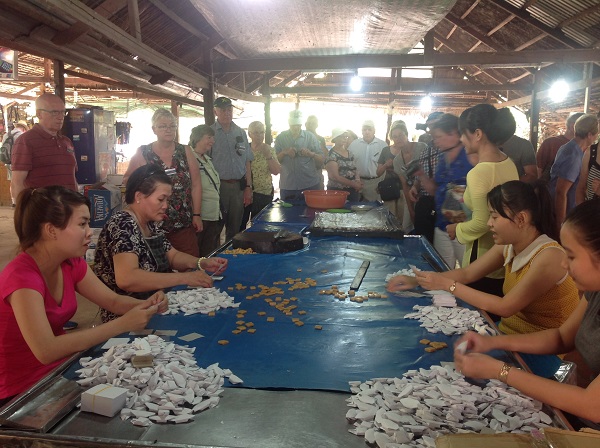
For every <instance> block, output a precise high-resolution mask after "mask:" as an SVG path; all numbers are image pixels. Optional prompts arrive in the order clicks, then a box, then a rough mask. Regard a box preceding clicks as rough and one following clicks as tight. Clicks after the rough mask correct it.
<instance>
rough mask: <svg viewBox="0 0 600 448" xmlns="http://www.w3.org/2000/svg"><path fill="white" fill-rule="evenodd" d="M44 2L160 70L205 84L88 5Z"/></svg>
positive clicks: (72, 0) (55, 0)
mask: <svg viewBox="0 0 600 448" xmlns="http://www.w3.org/2000/svg"><path fill="white" fill-rule="evenodd" d="M45 4H46V5H47V7H49V9H51V10H53V11H54V12H56V13H60V14H64V15H67V16H70V17H73V18H74V19H75V20H79V21H81V22H83V23H84V24H86V25H88V26H90V27H93V28H94V29H95V30H96V31H98V32H100V33H101V34H102V35H103V36H105V37H106V38H107V39H109V40H111V41H112V42H114V43H115V44H116V45H118V46H119V47H121V48H123V49H125V50H127V51H128V52H130V53H131V54H134V55H137V56H139V57H141V58H142V59H144V60H145V61H147V62H148V63H150V64H153V65H155V66H156V67H158V68H160V69H161V70H163V71H165V72H168V73H171V74H173V75H174V76H176V77H178V78H180V79H182V80H183V81H185V82H187V83H189V84H190V85H191V86H195V87H198V88H203V87H208V85H209V83H208V79H206V78H205V77H203V76H201V75H200V74H198V73H196V72H195V71H193V70H190V69H189V68H187V67H185V66H183V65H181V64H179V63H178V62H175V61H174V60H173V59H170V58H168V57H167V56H164V55H163V54H162V53H160V52H158V51H156V50H154V49H153V48H151V47H149V46H148V45H146V44H144V43H141V42H137V41H136V40H135V39H134V38H133V37H132V36H130V35H129V34H128V33H127V32H125V31H124V30H122V29H121V28H119V27H118V26H117V25H115V24H114V23H112V22H111V21H109V20H107V19H105V18H104V17H102V16H101V15H100V14H98V13H96V12H95V11H94V10H92V9H90V8H88V7H87V6H86V5H85V4H83V3H82V2H80V1H77V0H45Z"/></svg>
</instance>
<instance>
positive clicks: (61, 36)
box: [52, 0, 125, 45]
mask: <svg viewBox="0 0 600 448" xmlns="http://www.w3.org/2000/svg"><path fill="white" fill-rule="evenodd" d="M124 6H125V0H105V1H104V2H102V3H101V4H100V5H98V6H96V7H95V8H94V11H96V12H97V13H98V14H100V15H101V16H102V17H106V18H107V19H108V18H110V17H112V16H113V15H114V14H116V13H117V12H118V11H120V10H121V9H123V7H124ZM90 30H91V28H90V27H89V26H87V25H85V24H83V23H81V22H75V23H74V24H73V25H71V26H70V27H69V28H68V29H66V30H64V31H61V32H60V33H57V34H56V36H54V37H53V38H52V42H54V43H55V44H56V45H67V44H69V43H71V42H73V41H75V40H77V39H79V38H80V37H81V36H83V35H84V34H87V33H89V32H90Z"/></svg>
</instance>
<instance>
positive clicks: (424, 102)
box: [420, 95, 433, 113]
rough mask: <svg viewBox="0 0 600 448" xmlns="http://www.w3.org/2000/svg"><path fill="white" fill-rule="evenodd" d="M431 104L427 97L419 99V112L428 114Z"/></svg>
mask: <svg viewBox="0 0 600 448" xmlns="http://www.w3.org/2000/svg"><path fill="white" fill-rule="evenodd" d="M432 104H433V101H432V100H431V97H430V96H429V95H427V96H424V97H423V98H422V99H421V106H420V108H421V112H425V113H429V112H430V111H431V106H432Z"/></svg>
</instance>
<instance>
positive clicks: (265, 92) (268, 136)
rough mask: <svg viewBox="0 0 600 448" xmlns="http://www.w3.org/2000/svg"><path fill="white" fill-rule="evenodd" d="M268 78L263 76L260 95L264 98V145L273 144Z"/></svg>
mask: <svg viewBox="0 0 600 448" xmlns="http://www.w3.org/2000/svg"><path fill="white" fill-rule="evenodd" d="M269 79H271V78H270V77H269V76H265V79H264V82H263V86H262V89H261V90H262V92H261V93H262V95H263V96H264V97H265V143H266V144H267V145H270V144H271V143H273V135H272V134H271V132H272V129H271V86H270V85H269Z"/></svg>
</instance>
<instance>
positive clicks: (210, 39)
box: [148, 0, 237, 59]
mask: <svg viewBox="0 0 600 448" xmlns="http://www.w3.org/2000/svg"><path fill="white" fill-rule="evenodd" d="M148 1H149V2H150V3H152V4H153V5H154V6H156V7H157V8H158V9H160V11H161V12H162V13H163V14H164V15H166V16H167V17H168V18H169V19H171V20H172V21H173V22H175V23H176V24H177V25H179V26H180V27H182V28H183V29H185V30H186V31H187V32H189V33H190V34H192V35H193V36H196V37H197V38H199V39H200V40H202V41H203V42H204V43H205V44H206V46H207V47H208V48H210V49H212V48H215V49H216V50H217V51H218V52H219V53H221V54H222V55H224V56H227V57H228V58H230V59H235V58H237V55H236V54H234V53H232V52H231V51H228V50H226V49H224V48H223V46H222V45H220V44H221V42H223V41H224V40H225V39H223V37H221V35H220V34H219V33H217V32H216V31H215V30H213V31H214V34H213V35H212V36H208V35H206V34H204V33H202V32H201V31H200V30H198V28H196V27H195V26H193V25H191V24H190V23H188V22H187V21H186V20H184V19H182V18H181V17H179V16H178V15H177V14H175V13H174V12H173V11H172V10H171V8H169V7H168V6H167V5H165V4H164V3H163V2H162V1H160V0H148Z"/></svg>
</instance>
